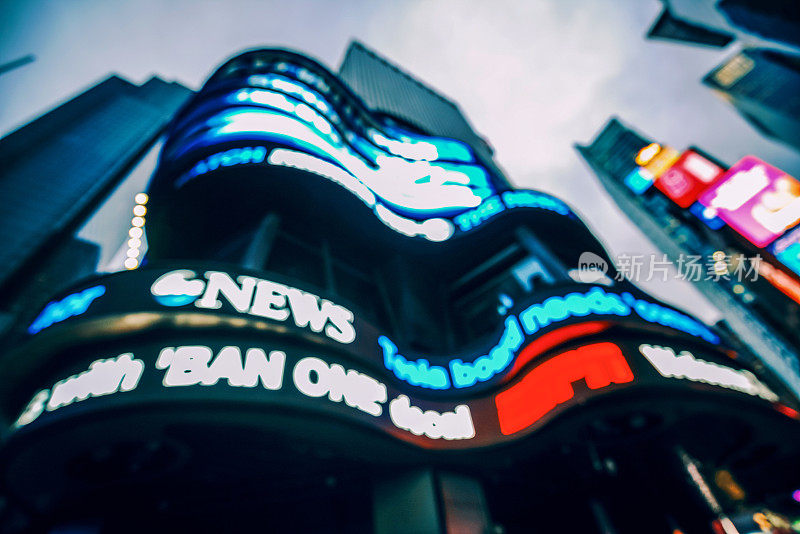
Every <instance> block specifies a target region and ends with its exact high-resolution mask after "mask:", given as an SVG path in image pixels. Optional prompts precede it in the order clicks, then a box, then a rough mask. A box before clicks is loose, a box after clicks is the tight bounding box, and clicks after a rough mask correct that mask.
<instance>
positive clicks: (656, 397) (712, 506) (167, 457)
mask: <svg viewBox="0 0 800 534" xmlns="http://www.w3.org/2000/svg"><path fill="white" fill-rule="evenodd" d="M384 92H386V93H388V94H390V95H393V97H392V98H386V97H385V96H381V94H382V93H384ZM634 142H635V140H631V143H632V144H633V143H634ZM129 236H130V239H129V241H128V243H127V253H126V255H127V258H128V259H127V260H126V266H127V267H128V270H121V271H119V272H115V273H112V274H100V275H96V276H93V277H90V278H88V279H85V280H84V281H82V282H80V283H77V284H75V285H74V286H73V287H71V288H69V289H67V290H65V291H62V292H60V293H58V294H56V295H54V296H53V297H52V299H51V301H50V303H49V304H47V305H46V306H44V308H43V309H42V310H41V311H40V313H39V314H38V315H36V317H35V318H34V319H33V320H32V321H31V322H30V323H26V322H22V323H19V324H18V325H17V328H16V330H15V332H16V337H13V338H11V339H10V340H9V341H8V343H7V344H8V346H9V349H8V350H7V351H6V352H5V353H4V354H3V357H2V359H1V360H0V370H1V371H0V372H2V373H3V376H4V381H3V383H2V384H3V385H2V388H0V409H2V414H3V417H4V419H5V421H6V422H7V425H6V427H5V428H6V430H5V432H4V437H3V445H2V449H1V450H0V460H1V461H2V463H0V476H1V477H2V482H3V490H4V492H5V495H6V499H7V502H8V503H9V506H8V508H7V512H6V514H7V515H8V516H9V517H10V516H11V514H12V512H13V514H14V516H13V517H14V521H15V523H14V524H15V525H16V526H15V527H14V528H15V529H16V531H44V532H48V531H51V532H52V531H54V532H58V531H64V530H66V529H69V530H70V531H73V532H119V531H131V532H132V531H141V530H149V531H162V530H164V531H192V530H194V531H214V532H219V531H237V530H245V529H248V530H249V529H253V528H259V529H264V528H266V529H269V530H276V531H301V532H377V533H390V532H459V533H461V532H475V533H478V532H530V531H539V530H540V531H553V530H561V531H570V532H620V533H624V532H642V531H647V532H662V531H663V532H673V531H674V530H675V529H686V532H693V531H703V529H705V530H707V529H708V528H710V525H711V524H712V522H716V523H717V524H721V525H728V524H729V523H730V524H733V523H732V522H734V521H739V515H741V514H743V513H744V514H746V513H750V512H749V511H750V510H753V509H758V510H761V509H762V508H764V509H766V508H768V509H770V510H777V511H779V512H781V513H784V514H786V513H793V512H792V509H791V504H790V503H787V502H786V500H787V498H789V499H790V495H791V490H792V484H794V480H793V478H792V474H791V473H793V472H795V471H796V470H797V469H798V467H800V463H798V456H797V443H798V442H800V439H798V438H800V423H799V422H798V418H800V414H798V412H797V411H796V410H797V408H798V405H797V402H796V400H795V397H794V396H793V395H792V393H791V392H790V390H789V389H788V388H786V387H785V385H784V384H783V383H782V377H781V376H779V374H777V373H775V372H773V371H771V370H769V369H767V368H764V367H763V366H761V365H760V364H759V361H758V360H757V359H756V358H755V357H753V356H752V355H751V354H750V353H749V352H747V351H746V350H739V349H738V348H737V347H736V346H735V344H733V342H732V341H731V340H730V339H728V336H726V334H725V333H724V332H722V331H720V330H717V329H715V328H712V327H709V326H707V325H705V324H703V323H702V322H700V321H699V320H697V319H695V318H693V317H691V316H689V315H687V314H686V313H684V312H681V311H679V310H676V309H673V308H671V307H669V306H668V305H666V304H664V303H661V302H658V301H656V300H655V299H653V298H652V297H650V296H648V295H646V294H645V293H643V292H641V291H640V290H638V289H637V288H636V287H635V286H634V285H633V284H631V283H629V282H627V281H625V280H624V279H620V280H615V278H616V277H615V274H616V272H615V271H614V269H613V267H612V268H611V269H610V270H608V271H606V272H605V273H604V272H602V271H601V270H599V269H597V268H595V266H593V265H582V258H584V259H585V258H586V255H587V253H590V256H591V258H593V260H594V261H596V262H604V263H606V264H611V263H612V262H611V261H610V258H609V257H608V255H607V254H606V253H605V251H604V250H603V248H602V247H601V246H600V244H599V242H598V241H597V240H596V238H595V237H594V236H593V235H592V234H591V233H590V232H589V231H588V229H587V228H586V226H585V225H584V224H583V223H582V222H581V221H580V219H579V218H578V217H577V216H576V215H575V214H574V212H573V211H572V209H571V208H570V207H569V206H568V205H566V204H565V203H564V202H562V201H561V200H559V199H557V198H554V197H552V196H550V195H547V194H544V193H541V192H538V191H533V190H522V189H515V188H513V187H511V186H510V184H509V182H508V180H507V179H506V178H505V177H504V176H503V175H502V174H501V173H500V172H499V170H498V168H497V166H496V165H494V163H492V162H491V151H490V149H489V148H488V145H487V144H486V143H485V142H484V141H482V140H481V139H480V137H479V136H478V135H477V134H475V133H474V132H473V131H472V129H471V127H470V126H469V123H468V122H467V121H466V119H465V118H464V117H463V115H462V114H461V113H460V111H459V110H458V108H457V107H456V106H455V105H454V104H452V103H451V102H449V101H448V100H446V99H445V98H443V97H441V96H439V95H437V94H435V93H434V92H432V91H431V90H430V89H429V88H426V87H425V86H423V85H422V84H420V83H419V82H416V81H415V80H413V79H412V78H411V77H410V76H408V75H407V74H405V73H403V72H402V71H400V70H399V69H398V68H397V67H394V66H392V65H391V64H389V63H388V62H387V61H385V60H383V59H382V58H380V57H379V56H377V54H375V53H374V52H371V51H369V50H367V49H365V47H363V46H362V45H358V44H356V45H353V48H351V50H350V51H349V52H348V54H347V56H346V59H345V61H344V63H343V66H342V69H341V72H340V75H339V76H337V75H335V74H333V73H332V72H330V71H329V70H328V69H327V68H326V67H324V66H322V65H320V64H319V63H317V62H316V61H314V60H312V59H309V58H308V57H306V56H303V55H299V54H296V53H292V52H287V51H285V50H277V49H265V50H254V51H250V52H246V53H244V54H241V55H239V56H236V57H234V58H233V59H231V60H230V61H228V62H227V63H225V64H224V65H223V66H221V67H220V68H219V69H218V70H217V71H216V72H215V73H214V74H213V75H212V76H211V77H210V78H209V80H208V81H207V82H206V84H205V86H204V87H203V88H202V90H201V91H199V92H198V93H197V94H195V95H193V96H192V97H191V98H190V100H189V101H188V102H187V103H186V104H185V105H184V106H183V107H182V108H181V109H180V111H179V112H178V113H177V114H175V116H174V117H173V119H172V121H171V123H170V125H169V128H168V130H167V132H166V135H165V137H164V141H163V145H162V147H161V151H160V156H159V161H158V165H157V167H156V169H155V171H154V173H153V176H152V178H151V180H150V184H149V186H148V188H147V191H146V194H145V193H140V194H138V195H136V205H135V207H134V208H133V218H132V220H131V228H130V233H129ZM764 451H768V454H765V452H764ZM743 488H744V489H743ZM743 491H746V492H747V493H746V497H743V496H742V494H741V492H743ZM754 507H758V508H754ZM737 514H739V515H737ZM750 515H751V516H752V513H750ZM9 524H10V523H9ZM59 529H60V530H59ZM9 531H12V532H13V531H14V530H13V529H10V528H9Z"/></svg>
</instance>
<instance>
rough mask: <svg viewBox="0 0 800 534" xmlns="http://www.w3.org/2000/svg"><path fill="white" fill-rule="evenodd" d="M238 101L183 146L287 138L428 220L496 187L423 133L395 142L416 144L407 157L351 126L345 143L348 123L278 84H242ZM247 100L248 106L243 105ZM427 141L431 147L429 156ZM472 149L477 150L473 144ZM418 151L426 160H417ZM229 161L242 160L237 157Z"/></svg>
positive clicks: (477, 167)
mask: <svg viewBox="0 0 800 534" xmlns="http://www.w3.org/2000/svg"><path fill="white" fill-rule="evenodd" d="M233 100H234V101H235V102H236V103H237V104H239V105H238V106H236V107H230V106H231V103H228V102H226V103H225V104H227V106H226V107H225V108H223V109H222V110H221V111H220V112H219V113H217V114H216V115H214V116H212V117H211V118H209V119H207V120H206V121H205V127H206V128H207V130H206V132H204V133H203V134H202V135H201V137H200V138H197V139H194V140H193V141H192V142H190V143H189V144H188V145H187V146H185V147H184V148H183V151H186V150H189V149H191V148H193V147H195V146H201V145H208V144H217V143H223V142H226V141H231V140H241V139H250V140H263V141H265V142H270V143H280V144H282V145H284V146H286V147H291V148H295V149H298V150H300V151H303V152H306V153H309V154H311V155H314V156H317V157H320V158H322V159H324V160H328V161H331V162H333V163H335V164H336V165H338V166H339V167H341V168H342V169H343V170H344V171H345V172H347V173H349V174H350V175H352V176H353V177H354V178H356V179H357V180H358V181H360V182H361V183H363V184H364V185H365V186H367V187H368V188H369V189H370V190H371V191H373V192H374V193H375V194H376V195H377V196H378V197H380V198H381V199H382V200H383V201H384V202H385V203H386V204H387V205H391V206H392V208H393V209H396V210H398V211H399V212H401V213H405V214H407V215H411V216H415V217H423V218H427V217H429V216H431V215H437V214H442V213H448V212H452V211H453V210H459V209H463V208H471V207H474V206H477V205H478V204H480V202H481V200H482V199H484V198H486V197H487V196H489V195H490V194H492V193H493V189H492V187H491V185H490V183H489V179H488V173H487V171H486V170H485V169H484V168H483V167H482V166H480V165H479V164H477V163H472V162H469V163H465V162H449V161H440V160H438V159H434V160H429V159H425V158H427V157H430V156H432V155H435V156H437V158H438V157H439V154H438V151H436V150H435V148H434V150H432V151H431V150H429V149H425V148H424V147H428V146H430V147H432V146H433V145H432V144H431V143H427V142H425V141H424V139H425V137H426V136H418V137H419V139H418V140H417V141H416V142H413V143H404V142H402V141H399V140H394V141H393V143H392V144H390V145H391V146H392V147H394V148H395V152H396V151H397V149H396V144H397V143H399V144H400V145H402V146H403V147H409V148H410V150H403V149H401V150H400V151H401V152H403V153H404V154H405V155H404V156H399V155H396V154H394V153H392V151H390V150H388V149H387V148H385V146H380V145H376V144H374V143H372V142H370V141H368V140H367V139H366V138H365V137H364V136H363V134H359V133H357V132H356V130H355V129H353V130H349V132H350V136H349V138H348V141H347V142H345V140H344V139H343V137H342V135H340V134H339V133H338V128H343V127H344V125H343V124H338V125H336V126H335V125H334V124H332V123H331V121H330V120H329V118H328V117H326V116H325V115H323V114H322V113H320V112H319V111H318V110H317V109H315V108H314V107H312V106H309V105H308V104H306V103H305V102H297V100H296V99H294V98H290V97H287V96H285V95H283V94H281V93H280V92H278V91H276V90H266V89H263V90H254V89H242V90H240V91H239V92H238V93H237V94H236V96H234V97H233ZM242 104H246V105H245V106H244V107H242ZM337 126H338V128H337ZM387 135H388V132H387ZM387 135H381V136H376V135H373V136H372V138H373V139H379V140H386V139H388V137H387ZM408 135H410V134H407V135H406V136H404V137H408ZM453 142H454V143H456V141H453ZM383 145H387V143H383ZM420 147H423V149H422V152H423V153H421V154H420ZM465 149H466V150H469V149H468V148H466V145H465ZM410 155H418V156H422V158H421V159H409V157H408V156H410ZM217 157H218V158H220V157H221V156H217ZM212 158H213V156H212ZM229 159H230V160H231V164H234V159H233V158H232V157H230V158H229ZM240 159H241V158H240ZM214 168H216V167H214ZM211 170H213V168H212V167H210V166H209V165H208V164H205V163H204V162H201V163H200V164H198V165H197V166H196V167H195V168H193V169H192V170H191V171H189V173H188V174H185V175H184V176H182V177H181V178H180V180H179V181H178V183H176V185H178V186H180V185H183V184H185V183H186V182H188V181H189V180H190V179H193V178H195V177H197V176H200V175H201V174H205V173H204V172H203V171H205V172H209V171H211Z"/></svg>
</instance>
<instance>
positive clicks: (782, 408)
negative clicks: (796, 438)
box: [775, 402, 800, 421]
mask: <svg viewBox="0 0 800 534" xmlns="http://www.w3.org/2000/svg"><path fill="white" fill-rule="evenodd" d="M775 409H776V410H778V411H779V412H781V413H782V414H783V415H785V416H787V417H791V418H792V419H796V420H798V421H800V413H798V411H797V410H795V409H793V408H789V407H788V406H786V405H785V404H780V403H777V402H776V403H775Z"/></svg>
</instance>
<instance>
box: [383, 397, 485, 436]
mask: <svg viewBox="0 0 800 534" xmlns="http://www.w3.org/2000/svg"><path fill="white" fill-rule="evenodd" d="M389 414H390V417H391V419H392V423H394V425H395V426H396V427H397V428H402V429H403V430H408V431H409V432H411V433H412V434H415V435H417V436H421V435H423V434H424V435H426V436H427V437H429V438H431V439H439V438H444V439H446V440H453V439H471V438H473V437H475V427H474V425H473V423H472V416H471V415H470V411H469V407H468V406H467V405H466V404H459V405H458V406H456V407H455V409H454V410H453V411H452V412H444V413H439V412H437V411H436V410H425V411H423V410H422V409H420V408H417V407H416V406H413V405H412V404H411V401H410V400H409V398H408V397H406V396H405V395H400V396H398V397H397V398H396V399H394V400H393V401H392V402H390V403H389Z"/></svg>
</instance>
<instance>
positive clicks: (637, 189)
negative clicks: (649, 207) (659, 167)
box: [624, 167, 655, 195]
mask: <svg viewBox="0 0 800 534" xmlns="http://www.w3.org/2000/svg"><path fill="white" fill-rule="evenodd" d="M653 180H655V177H654V176H653V175H652V174H650V171H647V170H645V168H644V167H636V168H635V169H633V170H632V171H631V172H630V173H629V174H628V175H627V176H626V177H625V180H624V182H625V185H627V186H628V189H630V190H631V191H633V192H634V193H636V194H637V195H641V194H642V193H644V192H645V191H647V190H648V189H650V186H651V185H653Z"/></svg>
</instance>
